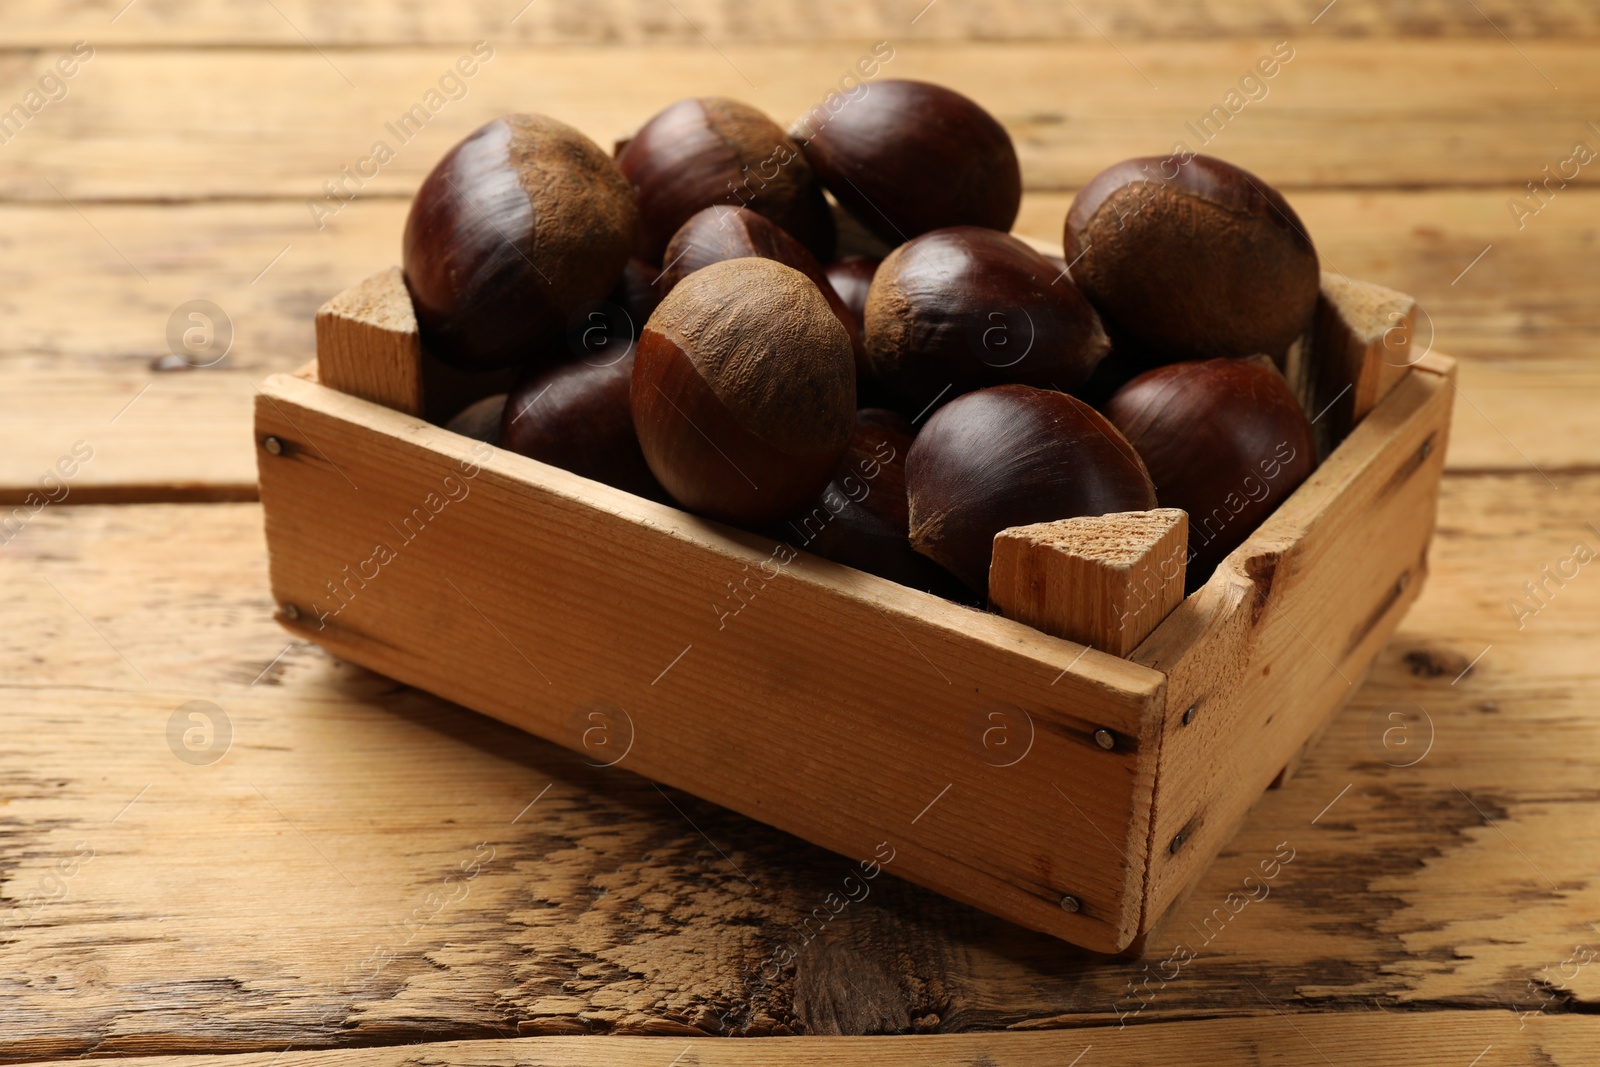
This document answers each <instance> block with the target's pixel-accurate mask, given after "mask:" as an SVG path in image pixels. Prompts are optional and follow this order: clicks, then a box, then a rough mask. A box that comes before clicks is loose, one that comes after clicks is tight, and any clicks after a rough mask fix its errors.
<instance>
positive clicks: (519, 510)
mask: <svg viewBox="0 0 1600 1067" xmlns="http://www.w3.org/2000/svg"><path fill="white" fill-rule="evenodd" d="M255 432H256V438H257V440H258V441H259V440H265V439H266V438H267V437H268V436H272V437H276V438H278V439H279V440H280V441H281V442H282V444H283V448H282V451H281V454H276V455H268V454H267V453H266V452H263V453H262V456H261V467H260V469H261V476H262V493H261V498H262V501H263V503H264V505H265V506H266V509H267V534H268V541H269V544H271V546H272V589H273V595H274V597H275V599H276V600H277V601H278V602H279V603H280V605H287V606H285V607H282V608H280V615H282V616H283V618H284V621H285V624H286V625H287V626H289V628H290V629H291V630H292V631H293V632H294V633H296V634H297V635H298V636H300V637H302V638H303V639H308V640H315V641H316V642H318V643H319V644H322V645H323V646H324V647H326V648H328V649H330V650H332V651H335V652H336V653H337V654H339V655H342V656H345V657H347V658H349V659H352V660H355V661H356V662H359V663H362V664H363V665H365V666H368V667H371V668H373V669H376V670H380V671H382V672H383V673H385V674H389V675H391V676H393V677H396V678H399V679H401V680H403V681H405V682H407V683H408V684H411V685H416V686H418V687H419V688H422V689H425V690H427V691H429V692H433V693H436V694H438V695H440V696H444V697H446V698H447V699H451V700H455V701H457V702H459V703H463V704H466V705H468V706H470V707H473V708H478V709H482V710H483V711H485V712H486V713H488V714H491V715H494V716H495V717H497V718H500V719H503V720H504V721H507V722H510V723H512V724H513V725H516V726H519V727H521V728H523V729H525V730H528V731H529V732H531V733H535V734H538V735H539V736H542V737H545V738H547V739H549V740H553V741H556V742H557V743H559V744H564V745H568V746H570V747H575V748H578V749H580V750H582V751H584V752H586V753H587V754H588V755H589V756H590V757H592V758H594V759H595V760H596V761H598V762H607V763H615V762H616V761H618V760H621V759H622V758H623V757H624V756H626V758H627V760H628V768H629V769H630V770H634V771H636V772H637V773H639V774H643V775H645V776H647V777H650V778H654V779H657V780H660V781H663V782H666V783H669V784H672V785H675V786H679V787H681V788H688V789H692V790H693V791H694V792H695V793H696V795H698V796H701V797H704V798H706V799H709V800H712V801H715V802H717V803H721V804H724V805H727V806H729V807H732V808H734V809H736V810H739V811H741V812H743V813H745V814H747V815H750V816H752V817H754V818H757V819H760V820H762V821H764V822H768V823H770V824H771V825H773V826H776V827H778V828H779V829H782V830H785V831H788V832H790V833H795V834H799V835H802V836H804V837H806V838H807V839H808V840H811V841H814V842H816V843H818V844H822V845H824V846H825V847H829V848H832V849H834V850H835V851H838V852H842V853H844V854H845V855H848V856H855V857H857V858H868V859H870V858H871V857H872V856H873V855H874V854H875V850H878V851H880V852H887V853H888V854H890V855H893V856H894V857H895V860H894V867H895V872H896V873H897V874H900V875H902V876H903V877H906V878H909V879H911V880H913V881H916V882H919V883H921V884H933V885H936V886H937V887H938V888H939V889H940V891H941V892H944V893H946V894H947V895H950V896H953V897H955V898H957V899H961V900H965V901H967V902H969V903H981V904H982V905H983V907H985V908H986V909H987V910H991V911H993V912H995V913H997V914H1001V915H1003V916H1005V917H1006V918H1009V919H1011V920H1012V921H1014V922H1018V923H1021V924H1022V925H1025V926H1029V927H1032V928H1033V929H1038V930H1043V931H1046V932H1050V933H1053V934H1055V935H1056V936H1060V937H1065V938H1068V939H1069V940H1071V941H1073V942H1074V943H1076V944H1083V945H1087V946H1089V947H1093V948H1096V949H1099V950H1101V951H1117V950H1120V949H1122V948H1123V947H1125V946H1126V945H1127V944H1128V943H1129V941H1131V940H1132V938H1133V937H1134V935H1135V934H1136V933H1137V930H1136V927H1135V923H1136V921H1137V917H1138V915H1139V912H1140V907H1139V903H1138V892H1139V888H1140V886H1141V885H1142V881H1143V871H1142V862H1141V860H1142V853H1143V850H1144V844H1145V842H1144V839H1143V833H1144V831H1145V829H1146V827H1147V825H1148V822H1147V820H1148V810H1147V807H1146V805H1145V804H1144V802H1143V797H1145V796H1148V794H1149V791H1150V788H1151V787H1150V778H1149V774H1150V773H1151V771H1152V770H1153V766H1154V753H1153V751H1152V750H1151V749H1149V748H1147V747H1145V746H1144V745H1143V744H1142V743H1141V741H1142V739H1144V738H1145V737H1146V736H1147V731H1149V730H1150V729H1152V727H1153V724H1154V721H1155V718H1154V716H1155V710H1156V709H1157V708H1158V707H1159V689H1160V687H1161V685H1162V684H1163V679H1162V678H1161V677H1160V676H1159V675H1158V674H1156V673H1154V672H1152V671H1148V670H1145V669H1143V668H1140V667H1137V666H1135V665H1133V664H1130V663H1128V662H1127V661H1125V660H1120V659H1117V658H1115V657H1111V656H1106V655H1104V654H1103V653H1098V652H1094V651H1092V650H1088V651H1086V650H1085V649H1084V648H1083V647H1082V646H1079V645H1076V644H1073V643H1071V642H1067V641H1061V640H1058V639H1055V638H1050V637H1046V636H1045V635H1043V634H1040V633H1039V632H1038V631H1036V630H1033V629H1031V628H1030V627H1027V626H1023V625H1021V624H1020V623H1014V622H1011V621H1009V620H1005V619H1001V618H999V617H998V616H994V615H990V614H987V613H984V612H979V611H975V610H973V609H970V608H964V607H960V606H958V605H955V604H952V603H949V602H947V601H943V600H940V599H937V598H935V597H931V596H929V595H927V594H924V593H920V592H917V591H915V590H911V589H907V588H905V587H902V586H898V585H895V584H894V583H892V582H888V581H886V580H883V579H879V578H876V577H873V576H870V575H863V574H860V573H859V572H856V571H853V570H850V569H849V568H845V567H841V566H838V565H836V564H832V563H828V562H827V561H824V560H821V559H818V558H815V557H809V556H808V557H805V558H799V557H797V556H796V553H795V552H794V550H793V549H790V548H788V547H787V546H783V545H774V544H773V543H771V542H770V541H764V540H763V539H762V538H760V537H757V536H755V535H751V534H744V533H741V532H739V531H735V530H732V529H731V528H728V527H723V526H721V525H719V524H715V523H710V522H707V521H706V520H702V519H698V518H695V517H693V516H690V515H688V514H686V513H684V512H681V511H678V510H677V509H675V508H669V507H665V506H663V505H659V504H655V503H653V502H650V501H646V500H643V499H641V498H638V497H634V496H631V495H629V494H627V493H623V492H620V491H618V490H614V489H611V488H609V487H606V486H600V485H596V484H595V483H593V482H590V481H588V480H587V479H583V478H579V477H577V476H576V475H572V474H570V473H568V472H566V471H557V470H556V469H554V468H551V467H548V466H546V465H544V464H540V463H536V462H535V461H533V460H529V459H527V458H526V457H522V456H516V455H513V454H511V453H505V452H497V451H496V450H495V449H493V448H491V447H488V446H486V445H479V443H477V442H470V441H467V440H466V439H465V438H462V437H460V436H459V435H456V434H452V433H448V432H446V431H443V430H440V429H437V428H435V427H431V426H428V425H426V424H425V423H422V422H420V421H419V420H417V419H414V418H411V417H408V416H405V415H402V414H401V413H399V412H395V411H391V410H388V409H385V408H380V407H377V406H376V405H373V404H370V403H368V402H365V401H361V400H357V399H355V398H352V397H348V396H345V395H344V394H342V393H337V392H334V391H333V390H330V389H325V388H322V387H320V386H317V385H314V384H311V383H308V382H305V381H302V380H300V379H298V378H290V377H287V376H277V377H274V378H272V379H269V380H268V381H267V382H266V383H264V385H263V392H262V397H261V400H260V401H259V402H258V404H257V407H256V428H255ZM475 446H477V447H475ZM441 494H442V495H441ZM468 499H471V500H473V501H475V503H471V504H465V505H463V504H462V503H460V501H465V500H468ZM452 502H455V504H454V508H455V510H454V511H452V512H451V513H449V515H448V516H446V513H445V511H444V509H445V508H446V507H447V506H450V505H451V503H452ZM457 514H461V517H460V518H456V517H455V516H456V515H457ZM435 531H437V532H435ZM425 532H426V536H424V533H425ZM375 545H376V546H378V547H374V546H375ZM369 570H370V571H371V572H372V573H370V574H369V573H367V572H368V571H369ZM440 574H444V575H445V577H444V579H441V578H440ZM380 578H381V596H374V595H371V594H366V595H363V592H364V590H365V588H366V586H367V585H368V583H373V584H378V583H379V579H380ZM480 624H481V625H480ZM486 635H488V636H494V637H498V638H499V640H495V641H488V642H486V641H485V638H486ZM868 635H874V636H872V637H869V636H868ZM524 649H538V650H539V652H538V654H537V657H536V658H533V659H530V658H529V656H528V654H527V653H525V652H524V651H522V650H524ZM1080 657H1081V658H1080ZM540 661H542V664H541V662H540ZM468 664H470V667H467V668H466V669H463V668H464V666H465V665H468ZM669 673H670V680H669V681H667V682H666V684H660V683H662V682H663V680H664V679H666V678H667V676H668V675H669ZM822 677H827V678H828V679H829V684H828V690H827V697H826V699H825V700H823V701H821V702H820V703H819V702H818V700H817V697H816V694H815V689H814V687H815V681H814V680H815V679H817V678H822ZM718 693H722V694H739V696H738V699H737V702H735V701H734V700H733V698H731V697H730V698H728V699H725V700H716V699H709V698H707V697H706V696H705V694H718ZM747 702H748V703H753V704H756V705H758V706H760V707H762V708H763V713H762V714H761V715H759V716H750V717H748V718H745V717H744V716H743V714H742V710H741V709H742V708H743V707H744V705H745V704H746V703H747ZM990 714H997V715H1000V716H1001V717H1006V716H1010V717H1017V718H1020V719H1022V720H1024V722H1025V723H1026V725H1027V728H1028V730H1029V731H1030V732H1031V733H1032V736H1033V741H1032V745H1031V748H1030V750H1029V751H1030V752H1031V753H1032V754H1033V758H1032V759H1030V760H1027V761H1022V760H1019V761H1017V762H1016V763H1010V762H1009V761H1001V762H1006V764H1007V765H1006V768H1005V770H1006V771H1007V773H1005V774H1001V775H996V774H995V771H996V769H997V767H996V764H995V761H994V760H992V759H986V758H985V756H986V754H987V753H986V750H985V749H984V748H983V747H982V746H981V745H979V746H978V747H976V748H974V746H973V744H972V742H971V739H970V738H969V736H968V734H969V733H970V732H971V730H973V729H977V731H978V733H979V735H980V736H981V734H982V730H983V728H984V724H985V722H986V717H987V716H989V715H990ZM591 720H592V722H593V724H602V725H592V724H591ZM596 731H598V733H597V732H596ZM613 731H614V732H615V736H616V739H615V740H614V741H611V742H610V743H611V744H612V748H608V749H600V748H597V747H596V746H597V745H598V744H600V741H597V740H594V738H600V739H602V740H603V739H607V738H610V737H611V736H612V732H613ZM1102 733H1104V734H1106V735H1107V736H1108V737H1110V738H1112V739H1113V742H1114V744H1113V747H1112V749H1111V750H1106V748H1105V746H1104V745H1102V744H1097V740H1098V735H1099V734H1102ZM613 752H616V753H617V754H616V755H615V756H613V755H612V753H613ZM807 752H810V753H815V755H814V757H813V758H812V759H810V760H805V759H804V758H803V757H800V756H799V754H800V753H807ZM1056 778H1059V782H1057V781H1056V780H1055V779H1056ZM1052 788H1054V789H1057V790H1060V791H1061V793H1062V795H1064V796H1065V797H1067V799H1068V800H1069V801H1070V803H1072V804H1073V805H1076V806H1077V808H1078V810H1080V811H1082V812H1083V813H1084V816H1083V817H1084V818H1085V819H1086V820H1088V821H1089V822H1090V823H1091V824H1092V825H1093V826H1095V827H1097V828H1098V829H1099V832H1098V833H1083V832H1077V831H1074V832H1071V833H1062V832H1060V831H1059V830H1058V829H1057V828H1056V827H1055V826H1054V825H1053V824H1039V825H1038V827H1037V829H1036V830H1029V829H1028V828H1027V824H1019V825H1017V827H1016V828H1015V829H1014V830H1013V832H1012V833H1010V834H1008V835H1007V836H1006V837H1005V838H1004V839H999V840H997V839H995V838H993V837H992V836H990V835H989V834H988V833H987V832H986V831H985V829H984V827H992V826H994V825H996V824H997V823H998V822H999V821H1002V820H1004V819H1006V818H1007V817H1008V815H1009V814H1010V813H1013V812H1017V811H1022V810H1027V809H1029V808H1032V807H1036V806H1037V805H1039V804H1040V803H1041V802H1042V800H1041V798H1050V797H1052V796H1053V793H1052ZM947 793H948V794H950V796H949V799H945V795H946V794H947ZM940 801H942V802H943V803H942V804H941V805H940V806H939V807H938V808H937V810H935V809H934V805H935V804H936V803H939V802H940ZM929 812H932V813H933V814H931V815H929V817H928V818H927V820H926V821H925V822H923V821H922V818H923V815H924V814H927V813H929ZM880 858H881V856H880Z"/></svg>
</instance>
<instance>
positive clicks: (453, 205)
mask: <svg viewBox="0 0 1600 1067" xmlns="http://www.w3.org/2000/svg"><path fill="white" fill-rule="evenodd" d="M637 226H638V212H637V210H636V209H635V206H634V201H633V193H632V190H630V189H629V188H628V182H627V180H626V179H625V178H623V176H622V172H621V171H619V170H618V169H617V165H616V164H615V163H614V162H613V161H612V160H611V158H610V157H609V156H607V155H606V154H605V152H604V151H603V150H602V149H601V148H600V146H599V145H597V144H595V143H594V142H593V141H591V140H589V139H588V138H587V137H585V136H584V135H583V134H581V133H579V132H578V131H577V130H575V129H573V128H572V127H571V126H568V125H566V124H564V123H560V122H557V121H556V120H555V119H552V118H548V117H546V116H544V115H507V116H506V117H505V118H502V119H496V120H495V121H494V122H491V123H489V124H488V125H486V126H482V127H480V128H478V129H477V130H475V131H473V132H472V133H471V134H469V135H468V136H467V138H466V140H464V141H462V142H461V143H459V144H457V145H456V146H455V147H454V148H452V149H450V151H449V152H447V153H446V154H445V156H444V158H443V159H441V160H440V161H439V163H438V165H437V166H435V167H434V168H433V170H432V172H431V173H429V175H428V176H427V178H425V179H424V180H423V182H422V186H421V188H420V189H418V190H417V195H416V199H414V200H413V201H412V202H411V213H410V215H409V216H408V217H407V218H406V229H405V239H404V264H405V278H406V287H407V288H408V289H409V290H410V292H411V300H412V303H413V305H415V307H416V313H417V325H418V327H419V328H420V330H421V333H422V343H423V345H424V346H425V347H426V348H427V349H428V350H429V351H430V352H432V353H433V354H434V355H436V356H438V357H439V358H440V359H441V360H443V361H445V362H446V363H449V364H451V365H453V366H457V367H462V368H465V369H469V370H490V369H494V368H497V367H507V366H511V365H512V364H514V363H516V362H518V361H519V360H521V359H524V358H525V357H526V356H527V354H528V353H529V352H531V351H535V350H538V349H540V348H542V347H543V346H545V345H546V344H548V343H549V342H550V341H552V340H554V339H555V338H556V337H558V336H559V335H560V334H561V332H562V330H563V329H564V328H565V326H566V322H567V317H568V316H569V315H570V314H571V313H572V311H573V309H574V308H576V307H578V306H579V305H580V304H583V303H584V302H585V301H591V300H598V299H600V298H601V297H603V296H605V295H606V294H607V293H608V292H609V291H610V290H611V288H612V286H613V285H614V284H616V281H617V277H618V275H619V274H621V272H622V268H623V265H624V264H625V263H626V262H627V260H628V252H629V250H630V249H631V248H632V247H633V242H634V239H635V235H636V232H637Z"/></svg>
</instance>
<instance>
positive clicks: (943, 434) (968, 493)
mask: <svg viewBox="0 0 1600 1067" xmlns="http://www.w3.org/2000/svg"><path fill="white" fill-rule="evenodd" d="M906 498H907V501H908V504H909V507H910V522H911V530H910V536H911V545H912V547H913V548H915V549H916V550H917V551H918V552H921V553H922V554H923V555H925V556H927V557H929V558H930V559H932V560H933V561H934V562H936V563H938V564H939V565H941V566H942V567H944V568H945V569H946V570H948V571H950V572H951V573H952V574H954V575H955V576H956V577H957V578H960V579H961V580H962V582H964V583H965V584H966V585H967V586H968V588H970V589H971V590H972V591H973V592H974V593H976V594H978V595H979V596H981V597H985V598H987V596H988V591H989V562H990V560H991V559H992V557H993V555H994V537H995V534H997V533H999V532H1000V531H1001V530H1004V529H1007V528H1009V527H1012V526H1025V525H1027V524H1029V523H1034V522H1053V521H1055V520H1057V519H1073V518H1077V517H1079V516H1084V515H1106V514H1109V513H1111V512H1116V511H1147V510H1149V509H1150V508H1153V507H1155V506H1156V491H1155V487H1154V486H1153V485H1151V484H1150V476H1149V475H1148V474H1146V473H1145V469H1144V464H1142V463H1141V462H1140V461H1139V456H1138V453H1136V452H1135V451H1134V450H1133V446H1132V445H1130V444H1129V443H1128V442H1127V441H1125V440H1123V438H1122V435H1121V434H1120V433H1118V432H1117V430H1116V428H1115V427H1114V426H1112V425H1111V424H1110V423H1109V422H1107V421H1106V420H1105V418H1104V417H1102V416H1101V415H1100V413H1099V412H1097V411H1095V410H1094V409H1093V408H1091V407H1090V406H1089V405H1087V404H1085V403H1083V401H1081V400H1078V399H1077V398H1075V397H1071V396H1068V395H1067V394H1066V393H1060V392H1056V391H1055V390H1053V389H1037V388H1034V387H1033V386H1028V385H1000V386H995V387H994V388H992V389H982V390H979V391H978V392H975V393H968V394H966V395H965V396H961V397H957V398H956V399H955V400H952V401H951V402H950V403H948V404H946V405H945V406H944V407H942V408H940V409H939V410H938V411H937V412H936V413H935V414H934V416H933V417H932V418H930V419H929V420H928V424H927V425H926V426H924V427H923V428H922V432H921V433H919V434H918V435H917V439H916V440H915V441H914V442H912V445H911V452H910V455H909V456H907V458H906Z"/></svg>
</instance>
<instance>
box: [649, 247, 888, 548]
mask: <svg viewBox="0 0 1600 1067" xmlns="http://www.w3.org/2000/svg"><path fill="white" fill-rule="evenodd" d="M855 392H856V391H855V360H854V357H853V356H852V354H851V352H850V338H849V336H848V335H847V334H846V333H845V331H844V327H843V326H841V325H839V320H838V318H837V317H836V316H835V315H834V313H833V310H832V309H831V308H829V307H828V303H827V301H826V300H824V299H823V298H822V294H821V293H820V292H819V291H818V290H817V287H816V286H815V285H813V284H812V283H811V280H810V279H809V278H807V277H806V276H805V275H804V274H801V273H800V272H799V271H797V270H795V269H793V268H792V267H786V266H784V265H783V264H781V263H778V262H776V261H774V260H770V259H729V260H724V261H723V262H721V263H713V264H711V265H710V266H709V267H705V268H703V269H702V270H698V271H696V272H695V273H693V274H691V275H689V276H688V277H687V278H685V279H684V280H683V281H682V282H680V283H678V285H677V286H676V287H675V288H674V289H673V290H672V292H670V293H668V294H667V296H666V299H664V300H662V301H661V306H660V307H658V308H656V312H655V314H654V315H652V316H650V321H649V322H647V323H646V324H645V328H644V333H643V335H642V336H641V337H640V338H639V345H638V354H637V356H636V357H635V362H634V368H633V385H632V407H633V422H634V427H635V428H636V429H637V431H638V435H639V444H640V446H641V448H642V449H643V450H644V457H645V460H646V462H647V463H648V464H649V465H650V470H651V471H652V472H653V473H654V474H655V476H656V478H657V479H658V480H659V481H660V482H661V484H662V485H663V486H665V487H666V489H667V491H668V492H670V493H671V494H672V496H673V497H674V498H675V499H676V500H677V501H678V502H679V503H680V504H682V505H683V506H684V507H686V508H688V509H689V510H691V511H695V512H699V513H700V514H702V515H707V516H710V517H711V518H714V519H722V520H724V521H727V522H732V523H738V524H741V525H758V524H761V523H767V522H772V521H775V520H777V519H781V518H784V517H786V516H788V515H792V514H794V513H795V512H796V511H799V510H800V509H801V508H802V507H803V506H804V505H805V504H806V502H807V501H809V500H810V499H811V498H812V497H814V496H815V495H816V494H817V493H819V492H820V491H821V490H822V487H823V486H825V485H827V484H828V479H829V478H830V477H832V475H833V471H834V469H835V468H836V467H837V465H838V462H839V459H840V457H841V456H843V454H844V450H845V446H846V445H847V444H848V443H849V440H850V431H851V427H852V426H853V425H854V422H855V411H856V403H855Z"/></svg>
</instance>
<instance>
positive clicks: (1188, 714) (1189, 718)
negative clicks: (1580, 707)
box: [1183, 704, 1196, 726]
mask: <svg viewBox="0 0 1600 1067" xmlns="http://www.w3.org/2000/svg"><path fill="white" fill-rule="evenodd" d="M1195 707H1196V705H1194V704H1190V705H1189V707H1188V709H1187V710H1186V711H1184V713H1183V725H1185V726H1188V725H1189V724H1190V723H1192V722H1194V709H1195Z"/></svg>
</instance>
